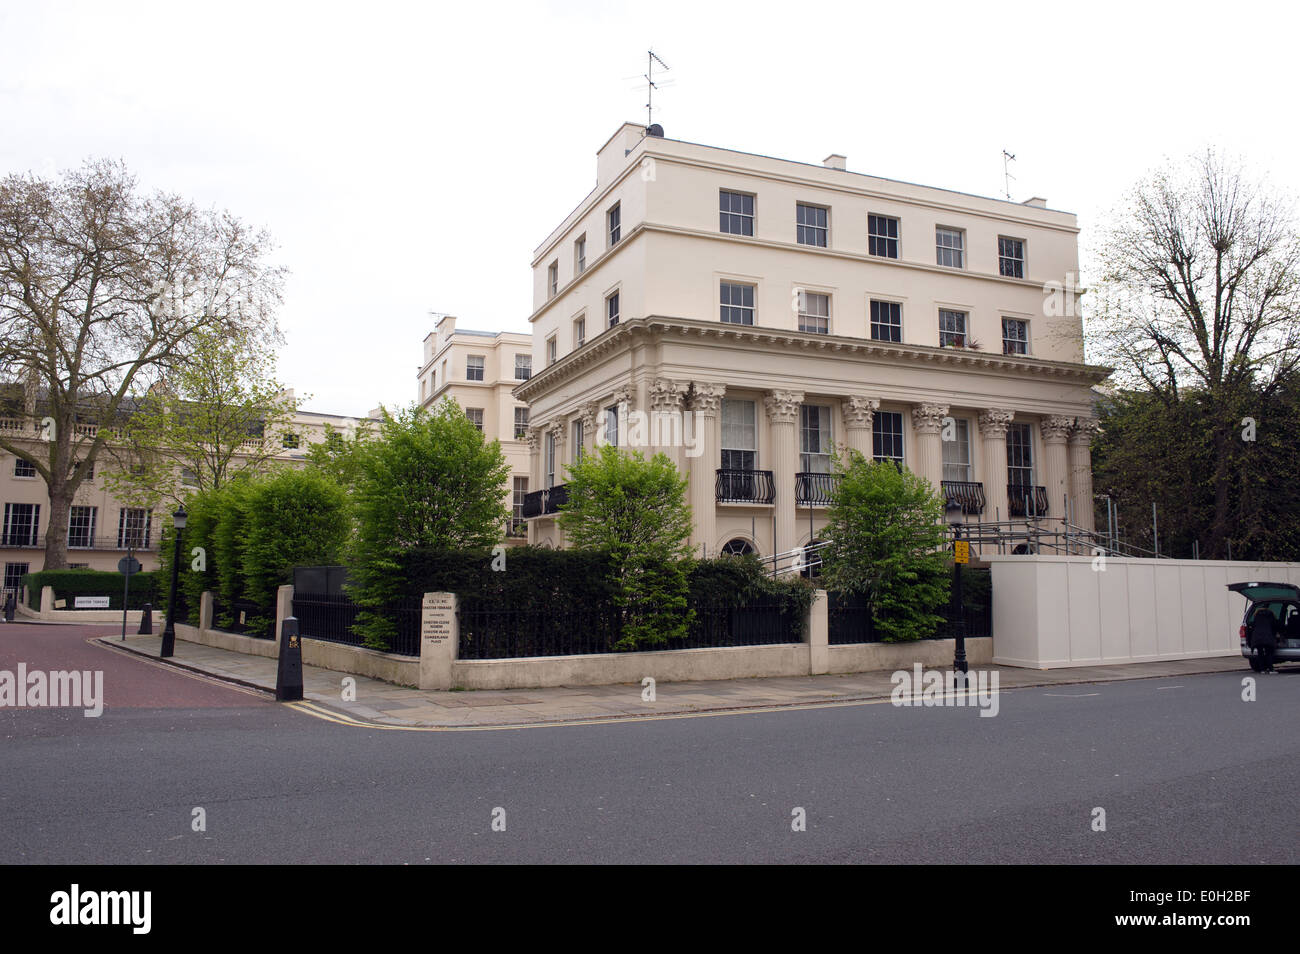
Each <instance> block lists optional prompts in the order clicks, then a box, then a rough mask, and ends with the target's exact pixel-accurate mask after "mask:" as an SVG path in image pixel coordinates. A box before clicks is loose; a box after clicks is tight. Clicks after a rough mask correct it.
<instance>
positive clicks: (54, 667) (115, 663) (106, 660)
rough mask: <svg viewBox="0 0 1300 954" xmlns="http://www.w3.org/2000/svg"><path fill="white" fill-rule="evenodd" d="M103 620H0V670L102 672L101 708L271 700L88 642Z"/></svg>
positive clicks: (102, 630)
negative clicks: (67, 622) (82, 623)
mask: <svg viewBox="0 0 1300 954" xmlns="http://www.w3.org/2000/svg"><path fill="white" fill-rule="evenodd" d="M114 632H115V630H114V628H113V627H112V626H109V625H102V626H93V625H87V626H64V625H40V624H35V623H0V670H4V671H8V672H10V673H14V674H15V675H16V674H17V672H18V665H19V663H24V664H25V665H26V667H27V672H29V673H30V672H33V671H36V670H40V671H43V672H47V673H48V672H51V671H80V672H84V671H87V670H89V671H91V672H102V673H103V674H104V683H103V685H104V689H103V693H104V709H105V710H106V711H110V710H112V709H145V708H150V709H211V708H236V707H247V706H255V705H258V704H261V703H265V704H267V705H272V704H273V703H272V702H271V701H270V700H269V699H268V697H267V696H266V695H263V694H261V693H255V692H251V691H247V690H243V689H240V688H237V687H235V686H230V685H226V684H223V683H220V682H216V681H213V680H211V679H207V678H203V677H199V676H193V675H190V674H188V673H185V672H182V671H180V670H177V669H174V668H172V667H170V666H167V665H165V664H161V663H158V662H156V661H153V660H150V659H147V658H145V657H142V656H137V655H133V654H130V653H127V652H124V651H114V650H110V649H107V648H105V647H104V646H102V645H101V644H99V643H97V642H94V641H93V640H94V639H95V638H97V637H102V636H111V635H112V634H113V633H114Z"/></svg>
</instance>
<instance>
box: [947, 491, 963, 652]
mask: <svg viewBox="0 0 1300 954" xmlns="http://www.w3.org/2000/svg"><path fill="white" fill-rule="evenodd" d="M943 512H944V516H946V517H947V518H948V525H949V526H951V527H952V534H953V545H952V549H953V561H952V576H953V579H952V595H953V626H954V627H955V632H954V634H953V635H954V637H955V639H954V642H955V643H956V650H957V651H956V654H955V655H954V656H953V660H952V668H953V669H954V670H956V671H957V672H960V673H963V674H965V673H966V672H968V671H969V666H968V664H967V662H966V620H965V618H964V617H963V616H962V612H961V610H962V599H961V566H962V564H963V563H965V562H966V558H965V556H964V555H963V553H962V552H961V551H962V549H963V548H962V545H961V544H962V538H961V528H962V506H961V501H959V500H958V499H957V498H956V497H949V498H948V504H947V506H945V507H944V508H943ZM968 546H969V544H968ZM967 552H969V551H967Z"/></svg>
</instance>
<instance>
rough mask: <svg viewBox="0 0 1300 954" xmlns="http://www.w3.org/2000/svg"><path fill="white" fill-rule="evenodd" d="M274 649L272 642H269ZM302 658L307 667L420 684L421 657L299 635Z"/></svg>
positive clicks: (388, 680) (400, 682)
mask: <svg viewBox="0 0 1300 954" xmlns="http://www.w3.org/2000/svg"><path fill="white" fill-rule="evenodd" d="M271 646H272V648H273V649H274V647H275V643H271ZM302 661H303V664H304V665H307V666H319V667H320V668H321V669H333V670H335V671H336V672H346V673H350V674H352V675H354V676H368V677H369V678H371V679H382V680H383V681H384V682H392V683H396V684H397V685H399V686H419V685H420V657H419V656H399V655H397V654H396V653H381V652H379V651H378V650H375V649H366V648H365V647H364V646H348V645H346V644H345V643H332V642H329V641H328V640H324V639H312V638H311V637H310V636H304V637H302Z"/></svg>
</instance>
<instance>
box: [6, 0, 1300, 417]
mask: <svg viewBox="0 0 1300 954" xmlns="http://www.w3.org/2000/svg"><path fill="white" fill-rule="evenodd" d="M1297 19H1298V15H1297V13H1296V12H1295V8H1294V6H1293V5H1290V4H1282V3H1267V4H1265V3H1259V4H1255V3H1247V2H1236V3H1233V4H1231V5H1229V6H1226V7H1225V6H1224V5H1223V4H1222V3H1217V4H1213V5H1211V4H1194V3H1180V4H1171V5H1167V6H1166V7H1165V9H1164V10H1156V9H1152V10H1149V11H1148V10H1146V8H1145V5H1141V4H1139V3H1135V2H1127V3H1115V4H1112V3H1076V4H1069V5H1059V4H1058V5H1052V6H1050V7H1049V6H1048V5H1046V4H1028V3H1026V4H1021V3H1011V2H1003V3H975V2H966V3H955V4H948V3H942V2H933V0H932V2H926V3H917V4H899V3H890V4H878V3H863V2H848V3H838V2H829V0H823V2H818V3H788V2H787V3H779V4H771V3H762V2H746V3H735V4H711V3H702V2H700V0H695V2H685V3H677V2H662V0H643V2H635V3H624V2H617V0H599V2H578V3H553V2H528V3H513V2H492V3H457V4H455V5H449V4H426V3H419V4H417V3H392V2H383V0H367V2H364V3H360V2H357V3H351V4H346V5H333V4H325V3H312V4H290V3H278V2H274V0H261V2H258V3H242V2H220V3H205V4H180V3H175V2H172V3H166V4H163V3H159V4H151V3H135V2H131V3H128V2H119V0H99V2H97V3H85V4H82V3H61V2H40V3H35V2H30V0H0V43H3V59H2V60H0V174H5V173H9V172H20V171H26V170H33V171H36V172H38V173H43V174H53V173H55V172H56V171H57V170H59V169H62V168H66V167H69V166H74V165H78V164H80V162H81V161H82V160H83V159H85V158H87V157H90V156H109V157H115V158H121V159H123V160H125V161H126V162H127V164H128V165H129V166H130V167H131V169H132V170H133V171H134V172H135V173H136V174H137V175H138V177H139V179H140V181H141V184H142V185H143V186H145V187H146V188H149V189H152V188H163V189H166V190H170V191H175V192H179V193H182V194H185V195H187V196H189V197H191V198H193V199H195V200H196V201H198V202H200V203H201V204H204V205H216V206H220V207H224V208H228V209H229V210H230V211H232V212H234V213H235V214H236V215H238V216H240V217H241V218H243V219H245V220H248V221H251V222H255V223H257V224H260V225H263V226H265V227H267V228H268V229H269V230H270V231H271V232H272V233H273V234H274V236H275V238H276V239H277V241H278V243H279V249H278V252H277V256H278V259H279V261H281V262H282V263H283V264H285V265H287V266H288V267H289V268H290V270H291V271H292V277H291V279H290V281H289V284H288V288H287V297H286V302H285V307H284V309H283V311H282V312H281V323H282V325H283V327H284V329H285V332H286V335H287V346H286V348H285V350H284V352H283V354H282V357H281V367H280V372H281V377H282V379H283V380H284V381H285V382H286V383H287V384H289V385H290V386H292V387H294V388H296V389H297V391H298V392H299V393H300V394H303V393H310V394H312V395H313V398H312V400H311V401H310V402H309V404H308V406H309V407H310V408H311V409H313V410H319V411H326V412H333V413H342V414H364V413H365V412H366V411H367V410H369V409H370V408H372V407H375V406H376V405H378V404H379V403H380V402H383V403H386V404H389V405H390V406H391V405H393V404H399V403H405V402H407V401H410V400H411V399H412V398H413V397H415V395H416V393H417V390H418V385H417V382H416V378H415V374H416V370H417V366H418V364H419V362H420V359H421V350H420V349H421V342H422V340H423V338H424V336H425V334H426V333H427V332H428V331H430V330H431V329H432V319H430V318H429V315H428V313H429V311H431V310H434V311H441V312H448V313H452V314H455V315H457V316H458V317H459V318H460V324H461V326H462V327H470V328H478V329H486V330H499V329H508V330H521V331H526V330H528V327H527V320H526V319H527V315H528V313H529V311H530V307H531V284H530V283H531V278H530V273H529V262H530V261H531V257H532V250H533V248H534V247H535V246H536V245H537V244H538V243H539V242H540V241H541V240H542V239H543V238H545V237H546V235H547V234H548V233H549V232H550V230H551V229H552V228H553V227H554V226H555V225H556V224H558V223H559V221H560V220H561V218H562V217H563V216H564V215H565V214H567V213H568V212H569V211H570V210H571V209H572V208H573V207H574V206H575V205H576V204H577V202H578V201H579V200H580V199H581V198H582V197H583V196H585V195H586V194H587V192H588V191H589V190H590V189H591V187H592V185H593V184H594V181H595V174H596V173H595V152H596V149H597V148H598V147H599V146H600V145H601V144H602V143H603V142H604V141H605V139H606V138H608V136H609V135H610V134H611V133H612V132H613V131H614V130H615V129H616V128H617V127H618V125H619V124H620V123H621V122H623V121H625V120H635V121H641V120H643V119H644V117H645V109H644V105H645V91H644V88H643V87H638V85H637V81H636V79H635V77H637V76H639V75H640V74H641V73H642V72H644V69H645V50H646V48H647V47H650V46H653V48H654V49H655V50H656V52H658V53H659V54H660V55H661V56H662V57H663V59H664V60H665V61H666V62H667V63H668V65H669V66H670V67H671V68H672V69H671V72H669V73H668V74H666V75H665V79H670V80H672V81H673V83H672V85H671V86H668V87H666V88H665V89H664V90H663V92H662V93H661V94H659V95H657V96H656V102H657V107H658V108H657V109H656V113H655V119H656V121H658V122H660V123H662V124H663V126H664V128H665V132H666V133H667V135H668V136H670V137H671V138H674V139H686V140H690V141H694V142H702V143H707V144H710V145H717V146H723V147H727V148H734V149H741V150H745V151H748V152H758V153H765V154H769V155H773V156H779V157H782V158H788V159H796V160H801V161H806V162H820V161H821V160H822V158H823V157H824V156H826V155H827V154H828V153H830V152H840V153H844V154H845V155H847V156H848V166H849V169H851V170H853V171H857V172H866V173H871V174H874V175H881V176H887V177H891V178H897V179H904V180H908V181H912V182H919V183H924V184H926V185H934V186H940V187H944V188H952V189H959V190H962V191H967V192H973V193H978V194H983V195H999V194H1001V191H1002V182H1003V180H1002V159H1001V152H1002V149H1003V148H1004V147H1005V148H1007V149H1009V150H1010V151H1011V152H1013V153H1015V154H1016V156H1017V157H1018V158H1017V161H1016V162H1015V163H1014V164H1013V166H1012V172H1013V174H1014V175H1015V176H1016V177H1017V178H1016V181H1015V182H1013V183H1012V198H1014V199H1016V200H1023V199H1025V198H1028V197H1029V196H1031V195H1040V196H1045V197H1046V198H1047V199H1048V203H1049V205H1050V206H1051V207H1053V208H1060V209H1066V210H1069V211H1072V212H1077V213H1078V214H1079V216H1080V224H1081V226H1082V227H1083V229H1084V242H1085V244H1086V242H1087V236H1088V229H1089V228H1090V227H1092V226H1093V225H1095V224H1096V222H1097V221H1098V217H1099V215H1101V214H1102V213H1103V212H1104V211H1105V210H1107V209H1108V208H1110V207H1111V206H1112V204H1113V203H1114V202H1115V201H1116V200H1117V199H1118V198H1119V197H1120V196H1121V195H1122V193H1123V192H1124V190H1125V189H1126V188H1127V187H1128V186H1129V185H1130V184H1131V183H1132V182H1133V181H1134V180H1135V179H1136V178H1137V177H1139V176H1140V175H1142V174H1143V173H1144V172H1146V171H1147V170H1149V169H1150V168H1152V167H1153V166H1156V165H1158V164H1160V163H1161V162H1162V161H1163V160H1164V158H1165V157H1167V156H1182V155H1184V154H1187V153H1189V152H1197V151H1200V150H1201V149H1203V148H1204V147H1205V146H1206V145H1209V144H1213V145H1216V146H1219V147H1220V148H1223V149H1226V150H1228V151H1230V152H1232V153H1235V154H1238V155H1240V156H1242V157H1244V158H1245V159H1246V160H1247V161H1248V162H1249V164H1250V165H1251V167H1252V168H1253V169H1254V170H1256V171H1257V172H1258V173H1260V174H1262V175H1265V176H1266V177H1267V178H1268V180H1269V181H1270V182H1271V183H1272V184H1273V185H1274V186H1277V187H1279V188H1282V189H1284V190H1286V191H1288V192H1290V193H1292V194H1293V195H1300V164H1298V163H1297V161H1296V156H1297V154H1298V152H1300V150H1297V145H1300V132H1298V131H1297V129H1298V128H1300V127H1298V124H1297V122H1296V119H1295V114H1294V110H1293V101H1294V89H1295V86H1296V79H1295V76H1296V52H1295V40H1296V36H1297V31H1296V27H1297Z"/></svg>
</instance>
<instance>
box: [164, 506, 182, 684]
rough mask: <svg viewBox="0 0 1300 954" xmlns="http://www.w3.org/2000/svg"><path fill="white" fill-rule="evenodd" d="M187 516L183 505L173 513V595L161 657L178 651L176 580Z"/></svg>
mask: <svg viewBox="0 0 1300 954" xmlns="http://www.w3.org/2000/svg"><path fill="white" fill-rule="evenodd" d="M187 517H188V514H186V513H185V508H184V507H183V506H182V507H179V508H178V509H177V510H176V512H175V513H174V514H172V526H173V527H175V528H176V533H175V534H174V539H173V540H172V583H171V596H170V597H169V598H168V600H167V625H166V626H164V627H163V634H162V649H161V650H160V651H159V653H158V658H159V659H167V658H169V657H170V656H171V655H172V653H174V652H175V651H176V580H177V578H178V577H179V576H180V569H181V567H180V564H181V531H182V530H184V529H185V521H186V519H187Z"/></svg>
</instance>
